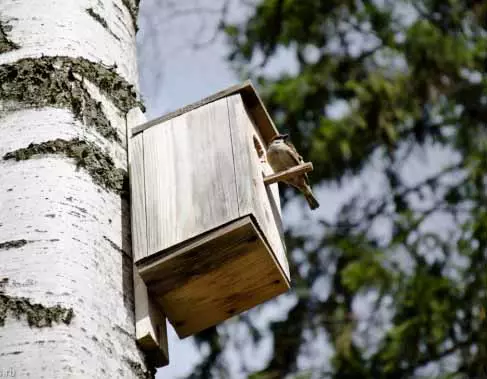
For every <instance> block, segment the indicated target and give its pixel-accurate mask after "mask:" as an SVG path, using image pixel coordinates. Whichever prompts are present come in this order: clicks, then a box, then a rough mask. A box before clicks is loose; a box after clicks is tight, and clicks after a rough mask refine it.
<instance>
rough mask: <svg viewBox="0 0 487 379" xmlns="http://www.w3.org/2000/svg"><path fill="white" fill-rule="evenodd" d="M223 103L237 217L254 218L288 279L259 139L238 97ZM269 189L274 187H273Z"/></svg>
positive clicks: (274, 200) (275, 200) (276, 196)
mask: <svg viewBox="0 0 487 379" xmlns="http://www.w3.org/2000/svg"><path fill="white" fill-rule="evenodd" d="M227 102H228V113H229V119H230V130H231V134H232V143H233V150H234V159H235V171H236V172H237V173H238V174H237V176H236V182H237V193H238V207H239V213H240V216H244V215H246V214H254V215H255V217H256V220H257V223H258V225H259V227H260V228H261V230H262V232H263V234H264V235H265V236H266V238H267V240H268V242H269V245H270V246H271V248H272V251H273V252H274V254H275V255H276V258H277V261H278V262H279V264H280V266H281V267H282V269H283V270H284V272H285V273H286V275H287V277H288V278H289V277H290V275H289V265H288V262H287V258H286V251H285V244H284V241H283V234H282V225H281V218H280V205H279V194H278V189H277V188H276V189H275V191H274V192H273V191H272V190H270V191H267V189H266V186H265V185H264V181H263V178H264V175H265V174H268V173H272V169H270V167H268V165H267V164H264V163H262V162H261V161H260V159H259V156H258V153H257V150H256V149H255V146H254V142H253V138H254V137H255V138H257V139H258V140H259V142H260V143H262V144H263V143H264V141H263V137H262V135H261V134H260V131H259V129H258V128H256V127H255V126H254V124H253V121H252V120H251V119H250V117H249V115H248V113H247V111H246V109H245V106H244V102H243V100H242V98H241V96H240V95H238V94H237V95H233V96H229V97H227ZM272 186H275V187H277V184H274V185H272ZM272 186H271V187H272Z"/></svg>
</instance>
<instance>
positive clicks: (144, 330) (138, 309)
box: [134, 267, 169, 367]
mask: <svg viewBox="0 0 487 379" xmlns="http://www.w3.org/2000/svg"><path fill="white" fill-rule="evenodd" d="M134 289H135V295H134V299H135V338H136V340H137V343H138V344H139V346H140V347H141V349H142V350H143V351H145V352H146V353H150V355H151V359H152V361H153V363H155V364H157V367H162V366H166V365H167V364H168V363H169V348H168V340H167V326H166V317H165V316H164V314H163V313H162V311H160V309H159V306H158V305H157V304H156V303H155V302H154V300H153V299H151V298H149V296H148V292H147V287H146V285H145V283H144V281H143V280H142V278H141V277H140V275H139V273H138V271H137V269H136V268H135V267H134Z"/></svg>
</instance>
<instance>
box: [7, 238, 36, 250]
mask: <svg viewBox="0 0 487 379" xmlns="http://www.w3.org/2000/svg"><path fill="white" fill-rule="evenodd" d="M29 242H32V241H27V240H25V239H20V240H12V241H5V242H0V250H9V249H18V248H20V247H23V246H25V245H27V244H28V243H29Z"/></svg>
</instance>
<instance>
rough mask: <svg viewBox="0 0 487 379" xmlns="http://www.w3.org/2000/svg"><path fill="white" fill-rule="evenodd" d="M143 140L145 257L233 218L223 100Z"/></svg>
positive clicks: (231, 173) (230, 157)
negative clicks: (145, 217) (145, 210)
mask: <svg viewBox="0 0 487 379" xmlns="http://www.w3.org/2000/svg"><path fill="white" fill-rule="evenodd" d="M143 138H144V164H145V187H146V201H147V203H146V206H147V241H148V251H149V252H150V253H155V252H158V251H161V250H163V249H166V248H168V247H170V246H172V245H174V244H176V243H179V242H181V241H184V240H187V239H189V238H191V237H194V236H196V235H198V234H200V233H203V232H205V231H207V230H210V229H212V228H215V227H217V226H220V225H222V224H224V223H226V222H228V221H229V220H233V219H236V218H238V216H239V212H238V204H237V190H236V185H235V179H234V178H235V171H234V166H233V153H232V143H231V138H230V128H229V121H228V108H227V103H226V99H221V100H218V101H215V102H212V103H210V104H207V105H206V106H205V107H200V108H197V109H195V110H193V111H191V112H190V113H185V114H182V115H180V116H178V117H176V118H173V119H171V120H169V121H166V122H164V123H163V124H161V125H159V126H157V127H154V128H150V129H147V130H146V131H144V133H143Z"/></svg>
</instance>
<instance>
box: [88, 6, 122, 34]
mask: <svg viewBox="0 0 487 379" xmlns="http://www.w3.org/2000/svg"><path fill="white" fill-rule="evenodd" d="M86 13H88V14H89V15H90V16H91V17H92V18H93V19H94V20H95V21H96V22H98V23H99V24H100V25H101V26H103V28H104V29H105V30H106V31H107V32H108V33H110V34H111V35H112V37H113V38H115V39H116V40H117V41H120V38H118V36H117V35H116V34H115V33H114V32H113V31H112V30H111V29H110V27H109V26H108V22H107V20H105V19H104V18H103V17H102V16H101V15H99V14H98V13H96V12H95V10H94V9H93V8H87V9H86Z"/></svg>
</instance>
